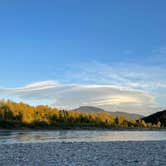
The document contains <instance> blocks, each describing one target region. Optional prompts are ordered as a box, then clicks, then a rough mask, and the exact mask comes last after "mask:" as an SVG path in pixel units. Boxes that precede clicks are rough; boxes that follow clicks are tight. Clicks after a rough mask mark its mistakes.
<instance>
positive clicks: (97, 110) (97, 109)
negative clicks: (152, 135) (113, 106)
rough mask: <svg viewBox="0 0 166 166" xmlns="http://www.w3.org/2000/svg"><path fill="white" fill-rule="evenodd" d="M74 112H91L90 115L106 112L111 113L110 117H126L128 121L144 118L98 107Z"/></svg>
mask: <svg viewBox="0 0 166 166" xmlns="http://www.w3.org/2000/svg"><path fill="white" fill-rule="evenodd" d="M72 111H76V112H89V113H99V112H106V113H109V114H110V115H113V116H125V117H127V118H128V119H135V120H137V119H141V118H143V117H144V116H143V115H140V114H132V113H126V112H118V111H116V112H109V111H105V110H104V109H101V108H98V107H93V106H81V107H79V108H76V109H74V110H72Z"/></svg>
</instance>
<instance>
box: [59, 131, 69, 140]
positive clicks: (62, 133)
mask: <svg viewBox="0 0 166 166" xmlns="http://www.w3.org/2000/svg"><path fill="white" fill-rule="evenodd" d="M68 133H69V132H68V131H67V130H60V131H58V132H57V137H58V138H59V139H67V138H68Z"/></svg>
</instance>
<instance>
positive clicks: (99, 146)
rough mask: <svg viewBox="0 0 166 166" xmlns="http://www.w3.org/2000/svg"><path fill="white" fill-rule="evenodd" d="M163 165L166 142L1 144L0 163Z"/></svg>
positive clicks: (10, 165)
mask: <svg viewBox="0 0 166 166" xmlns="http://www.w3.org/2000/svg"><path fill="white" fill-rule="evenodd" d="M16 165H17V166H32V165H33V166H39V165H40V166H47V165H49V166H65V165H66V166H67V165H69V166H70V165H71V166H77V165H78V166H79V165H81V166H93V165H95V166H97V165H99V166H114V165H116V166H124V165H125V166H144V165H147V166H166V141H138V142H137V141H127V142H89V143H88V142H74V143H72V142H69V143H65V142H54V143H25V144H23V143H18V144H1V145H0V166H16Z"/></svg>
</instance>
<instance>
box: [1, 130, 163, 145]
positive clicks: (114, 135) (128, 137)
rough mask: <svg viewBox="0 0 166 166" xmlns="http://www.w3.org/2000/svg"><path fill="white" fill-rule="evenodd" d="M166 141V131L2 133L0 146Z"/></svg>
mask: <svg viewBox="0 0 166 166" xmlns="http://www.w3.org/2000/svg"><path fill="white" fill-rule="evenodd" d="M150 140H166V131H101V130H100V131H94V130H93V131H92V130H90V131H85V130H59V131H0V144H4V143H5V144H11V143H29V142H33V143H35V142H83V141H84V142H98V141H99V142H105V141H150Z"/></svg>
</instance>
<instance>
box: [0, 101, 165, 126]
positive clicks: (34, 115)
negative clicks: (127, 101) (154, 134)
mask: <svg viewBox="0 0 166 166" xmlns="http://www.w3.org/2000/svg"><path fill="white" fill-rule="evenodd" d="M161 127H165V126H163V125H162V124H161V122H160V121H157V122H155V123H146V122H145V121H144V120H134V119H133V120H129V119H127V118H126V117H123V116H117V117H115V116H112V115H110V114H109V113H105V112H101V113H81V112H74V111H65V110H58V109H56V108H51V107H49V106H44V105H38V106H30V105H28V104H25V103H22V102H20V103H16V102H13V101H10V100H7V101H5V100H1V101H0V128H1V129H2V128H5V129H15V128H16V129H19V128H35V129H37V128H39V129H91V128H92V129H93V128H94V129H98V128H106V129H107V128H161Z"/></svg>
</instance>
